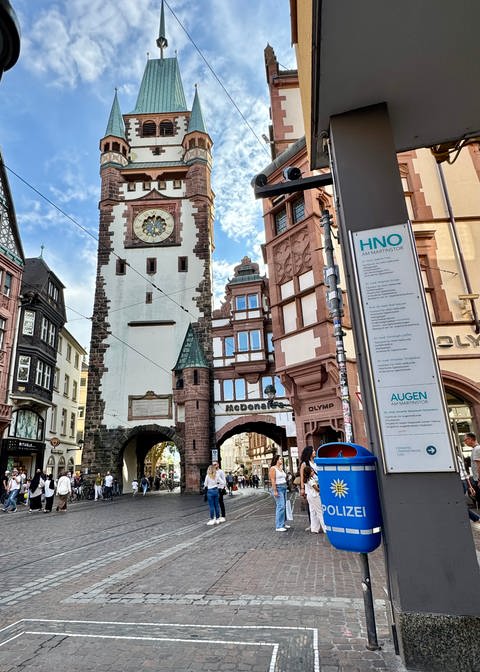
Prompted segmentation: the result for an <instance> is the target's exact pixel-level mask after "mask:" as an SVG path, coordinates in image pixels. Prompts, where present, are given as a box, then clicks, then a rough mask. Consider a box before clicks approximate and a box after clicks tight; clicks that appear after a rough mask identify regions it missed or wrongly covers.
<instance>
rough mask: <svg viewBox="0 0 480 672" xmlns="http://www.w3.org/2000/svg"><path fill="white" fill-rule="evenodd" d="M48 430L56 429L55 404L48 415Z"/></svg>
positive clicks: (53, 430) (54, 430)
mask: <svg viewBox="0 0 480 672" xmlns="http://www.w3.org/2000/svg"><path fill="white" fill-rule="evenodd" d="M50 431H51V432H56V431H57V407H56V406H55V405H53V406H52V412H51V415H50Z"/></svg>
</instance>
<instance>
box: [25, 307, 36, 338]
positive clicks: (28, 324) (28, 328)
mask: <svg viewBox="0 0 480 672" xmlns="http://www.w3.org/2000/svg"><path fill="white" fill-rule="evenodd" d="M34 331H35V311H34V310H25V311H24V312H23V327H22V334H23V335H24V336H33V334H34Z"/></svg>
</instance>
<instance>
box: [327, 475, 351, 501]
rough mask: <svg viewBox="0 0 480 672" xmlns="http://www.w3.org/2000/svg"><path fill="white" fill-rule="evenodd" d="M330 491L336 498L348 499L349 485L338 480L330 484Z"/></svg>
mask: <svg viewBox="0 0 480 672" xmlns="http://www.w3.org/2000/svg"><path fill="white" fill-rule="evenodd" d="M330 490H331V491H332V492H333V494H334V495H335V497H346V496H347V495H348V485H347V484H346V483H345V481H341V480H340V479H339V478H336V479H335V480H334V481H332V482H331V484H330Z"/></svg>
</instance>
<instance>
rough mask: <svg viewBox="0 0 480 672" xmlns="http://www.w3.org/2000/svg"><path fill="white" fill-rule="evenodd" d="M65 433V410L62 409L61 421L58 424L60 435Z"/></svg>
mask: <svg viewBox="0 0 480 672" xmlns="http://www.w3.org/2000/svg"><path fill="white" fill-rule="evenodd" d="M66 433H67V409H66V408H62V421H61V424H60V434H66Z"/></svg>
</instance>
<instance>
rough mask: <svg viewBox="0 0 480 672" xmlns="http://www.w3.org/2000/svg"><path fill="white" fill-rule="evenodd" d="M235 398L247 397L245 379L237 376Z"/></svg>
mask: <svg viewBox="0 0 480 672" xmlns="http://www.w3.org/2000/svg"><path fill="white" fill-rule="evenodd" d="M234 382H235V399H238V400H240V401H242V400H243V399H246V391H245V380H244V379H243V378H237V379H236V380H235V381H234Z"/></svg>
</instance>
